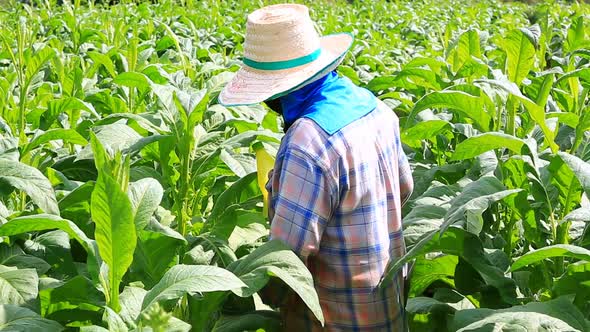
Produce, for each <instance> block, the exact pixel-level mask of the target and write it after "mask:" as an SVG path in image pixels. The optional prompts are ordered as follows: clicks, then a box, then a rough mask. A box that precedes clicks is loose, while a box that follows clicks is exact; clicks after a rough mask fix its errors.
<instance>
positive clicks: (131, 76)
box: [113, 72, 150, 90]
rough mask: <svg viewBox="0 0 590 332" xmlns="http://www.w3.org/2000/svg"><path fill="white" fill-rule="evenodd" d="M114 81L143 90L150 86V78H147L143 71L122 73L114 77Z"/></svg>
mask: <svg viewBox="0 0 590 332" xmlns="http://www.w3.org/2000/svg"><path fill="white" fill-rule="evenodd" d="M113 83H115V84H119V85H122V86H126V87H130V88H137V89H142V90H144V89H148V88H149V87H150V80H149V78H147V77H146V76H145V75H144V74H142V73H136V72H125V73H121V74H119V75H117V77H115V78H114V79H113Z"/></svg>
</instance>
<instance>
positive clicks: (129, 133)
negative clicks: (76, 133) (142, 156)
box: [76, 123, 142, 161]
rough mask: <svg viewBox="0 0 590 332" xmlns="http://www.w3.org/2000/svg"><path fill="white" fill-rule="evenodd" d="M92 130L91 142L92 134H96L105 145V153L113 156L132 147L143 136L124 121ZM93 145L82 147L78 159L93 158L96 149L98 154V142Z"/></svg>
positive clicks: (95, 157)
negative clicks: (123, 122)
mask: <svg viewBox="0 0 590 332" xmlns="http://www.w3.org/2000/svg"><path fill="white" fill-rule="evenodd" d="M92 130H93V131H94V132H93V133H91V134H90V143H91V144H92V140H93V138H92V135H93V134H94V135H96V139H98V141H99V142H100V144H101V145H102V146H103V149H104V151H105V154H106V153H108V154H109V155H111V156H112V155H114V154H115V152H117V151H124V150H127V149H129V148H131V147H132V146H133V145H134V144H135V143H137V142H138V141H139V140H140V139H141V138H142V136H141V135H139V134H138V133H137V132H136V131H135V130H133V129H132V128H131V127H129V126H127V125H125V124H122V123H113V124H108V125H104V126H95V127H93V129H92ZM92 145H93V146H92V147H90V146H86V147H85V148H84V149H82V151H80V153H79V154H78V156H77V158H76V160H81V159H91V158H92V156H93V154H92V151H94V154H97V153H98V152H97V151H96V149H95V147H96V144H92ZM91 148H92V150H91ZM94 159H95V161H97V160H98V161H100V159H97V156H94Z"/></svg>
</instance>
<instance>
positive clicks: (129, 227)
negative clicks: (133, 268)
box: [90, 173, 137, 311]
mask: <svg viewBox="0 0 590 332" xmlns="http://www.w3.org/2000/svg"><path fill="white" fill-rule="evenodd" d="M90 209H91V212H92V220H93V221H94V223H95V224H96V230H95V238H96V244H97V246H98V251H99V253H100V256H101V258H102V260H103V261H104V262H105V263H106V264H107V265H108V267H109V287H110V291H111V296H112V298H111V301H116V300H115V298H116V297H118V295H119V283H120V282H121V279H122V278H123V275H124V274H125V272H126V271H127V269H128V268H129V266H130V265H131V262H132V260H133V253H134V251H135V246H136V243H137V239H136V235H135V224H134V222H133V210H132V208H131V203H130V202H129V198H128V197H127V194H125V193H124V192H123V191H122V190H121V187H120V185H119V184H118V183H117V182H116V181H115V179H113V178H112V177H111V176H110V175H108V174H104V173H100V174H99V176H98V180H97V181H96V184H95V186H94V190H93V191H92V200H91V204H90ZM114 293H116V295H114ZM112 306H113V307H114V308H113V309H114V310H116V311H118V310H119V308H118V303H116V302H114V303H112Z"/></svg>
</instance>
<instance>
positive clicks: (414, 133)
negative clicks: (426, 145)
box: [401, 120, 452, 147]
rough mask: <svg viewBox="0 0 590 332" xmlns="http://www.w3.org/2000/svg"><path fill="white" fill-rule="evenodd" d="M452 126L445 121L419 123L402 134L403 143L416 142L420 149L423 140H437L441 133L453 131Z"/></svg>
mask: <svg viewBox="0 0 590 332" xmlns="http://www.w3.org/2000/svg"><path fill="white" fill-rule="evenodd" d="M451 129H452V126H451V124H450V123H449V122H448V121H444V120H428V121H422V122H418V123H417V124H415V125H414V126H412V127H410V128H409V129H407V130H404V131H403V132H402V135H401V137H402V141H403V142H404V143H406V144H408V143H411V142H412V141H416V142H415V143H416V144H414V146H416V147H419V146H420V145H419V144H420V142H419V141H421V140H425V139H435V138H436V135H438V134H439V133H441V132H443V131H446V130H451Z"/></svg>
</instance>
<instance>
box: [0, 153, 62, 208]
mask: <svg viewBox="0 0 590 332" xmlns="http://www.w3.org/2000/svg"><path fill="white" fill-rule="evenodd" d="M4 185H9V186H12V187H14V188H16V189H20V190H22V191H24V192H26V193H27V195H29V197H31V199H32V200H33V202H34V203H35V204H37V206H39V207H40V208H41V209H42V210H43V211H45V212H47V213H50V214H55V215H59V208H58V206H57V200H56V199H55V192H54V191H53V188H52V187H51V183H50V182H49V180H48V179H47V178H46V177H45V176H44V175H43V174H42V173H41V172H40V171H39V170H38V169H36V168H34V167H31V166H28V165H25V164H23V163H20V162H18V161H13V160H9V159H1V158H0V186H4Z"/></svg>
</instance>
